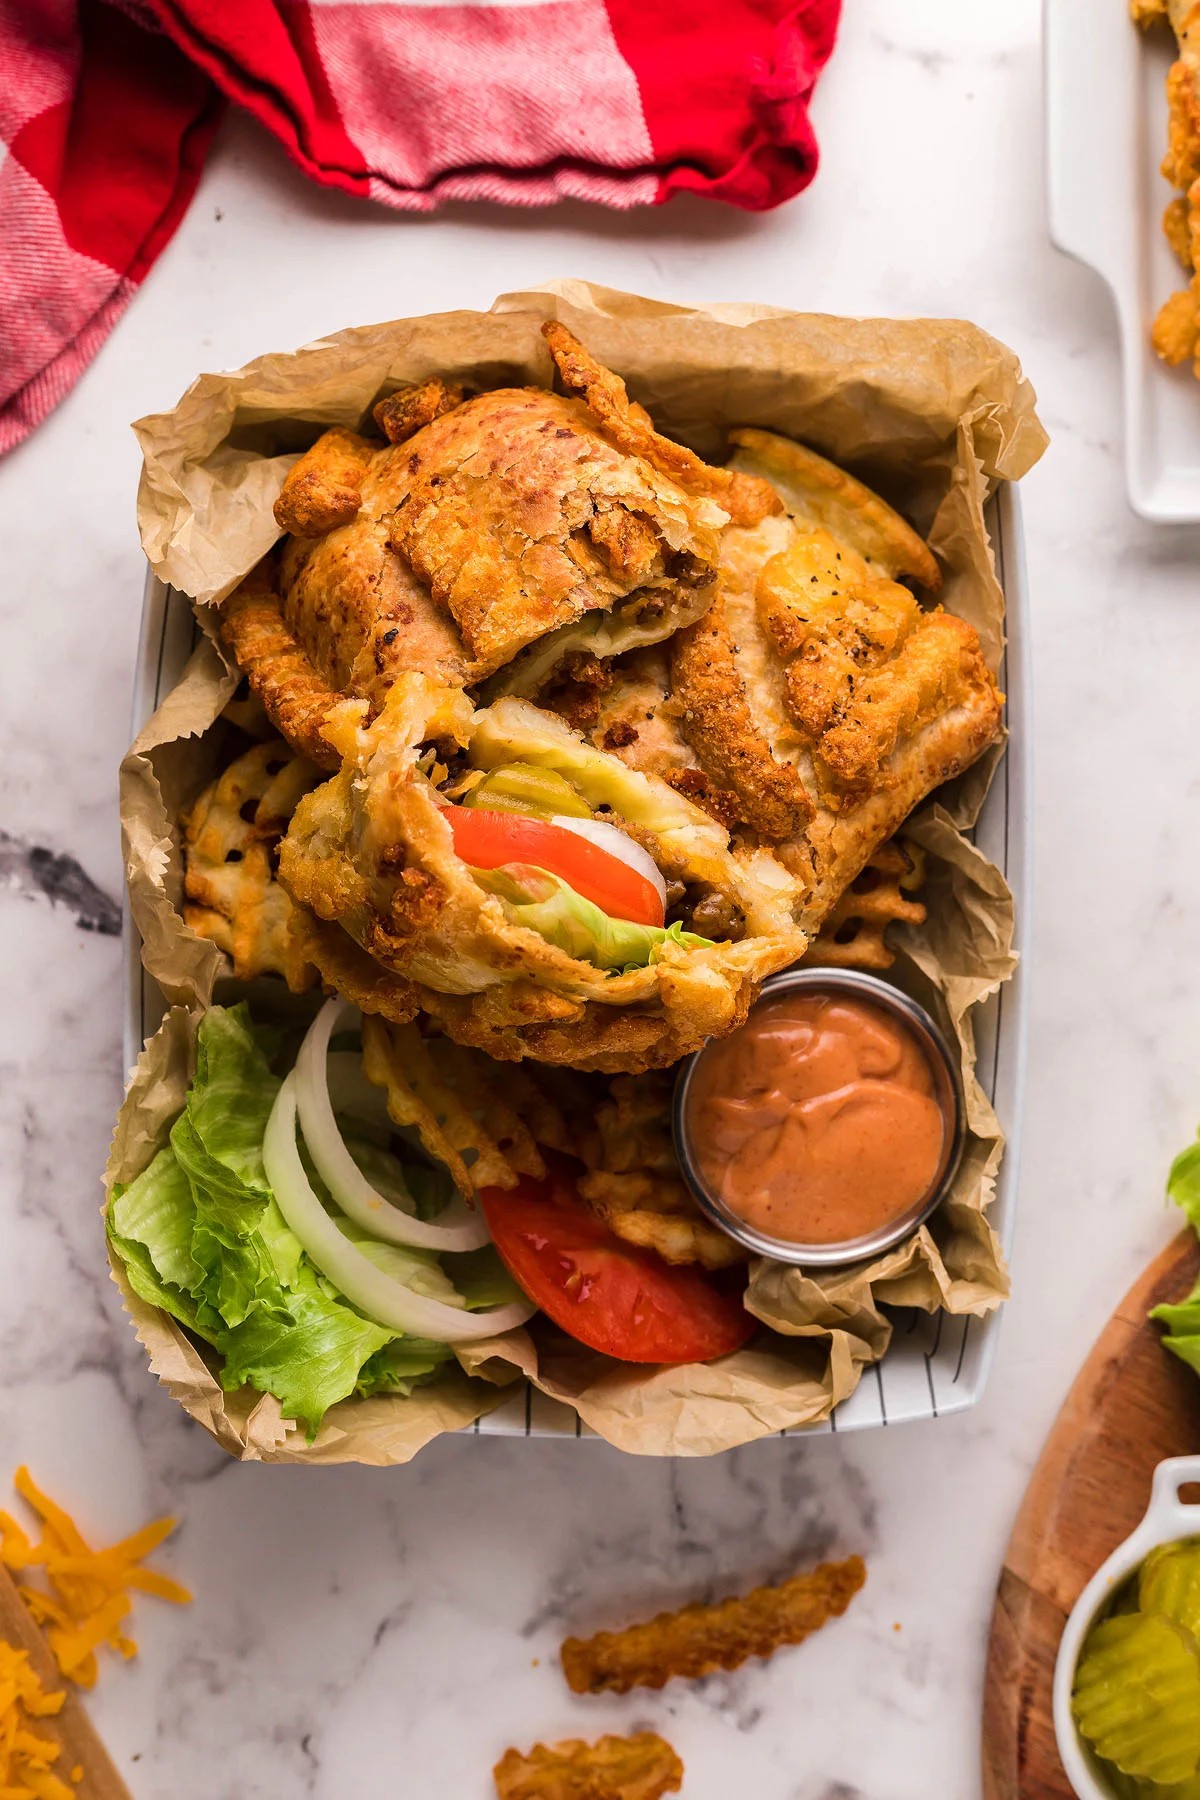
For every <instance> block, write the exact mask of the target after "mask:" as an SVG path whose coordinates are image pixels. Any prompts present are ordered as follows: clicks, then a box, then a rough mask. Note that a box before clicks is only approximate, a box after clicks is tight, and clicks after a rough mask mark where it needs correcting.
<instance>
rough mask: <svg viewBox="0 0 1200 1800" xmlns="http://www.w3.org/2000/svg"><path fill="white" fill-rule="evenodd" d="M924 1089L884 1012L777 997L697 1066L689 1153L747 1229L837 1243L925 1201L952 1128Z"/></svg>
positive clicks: (915, 1054) (827, 999) (838, 1001)
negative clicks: (747, 1226)
mask: <svg viewBox="0 0 1200 1800" xmlns="http://www.w3.org/2000/svg"><path fill="white" fill-rule="evenodd" d="M937 1093H938V1090H937V1087H936V1084H935V1080H934V1074H933V1070H932V1069H931V1068H930V1065H929V1061H928V1058H927V1057H926V1055H925V1052H924V1050H923V1049H922V1048H921V1046H920V1045H919V1043H918V1042H917V1040H916V1039H915V1038H914V1037H913V1035H912V1034H911V1033H910V1032H909V1031H908V1030H907V1029H906V1028H905V1027H904V1025H903V1024H901V1022H900V1021H899V1020H898V1019H896V1018H895V1017H893V1016H892V1014H890V1013H888V1012H886V1011H885V1010H884V1009H883V1007H881V1006H875V1005H872V1004H871V1002H870V1001H868V1000H859V999H852V998H848V997H846V996H843V995H840V994H822V993H811V992H809V993H805V992H796V993H790V994H788V993H784V994H780V995H779V996H778V998H776V999H768V1000H764V1001H762V1002H761V1003H760V1004H759V1005H758V1006H757V1007H756V1008H755V1009H754V1011H753V1012H752V1013H751V1014H750V1017H749V1019H748V1020H747V1021H746V1023H745V1024H744V1025H743V1026H742V1027H741V1029H740V1030H739V1031H735V1032H733V1033H732V1035H731V1036H729V1037H727V1038H723V1039H721V1040H719V1041H718V1042H716V1043H713V1044H710V1045H709V1046H708V1048H707V1049H706V1050H705V1052H704V1054H703V1056H702V1057H701V1058H700V1060H699V1061H698V1062H697V1063H696V1065H695V1067H694V1070H693V1073H692V1077H691V1082H690V1085H689V1087H688V1091H687V1098H686V1115H685V1131H686V1136H687V1140H688V1149H689V1152H690V1155H691V1158H692V1161H693V1163H694V1165H695V1169H696V1173H697V1175H698V1176H699V1178H700V1180H701V1181H702V1182H703V1184H704V1186H705V1187H706V1188H707V1189H708V1191H709V1192H710V1193H711V1194H714V1195H716V1196H717V1197H718V1198H719V1199H720V1200H721V1201H722V1202H723V1203H724V1205H725V1206H726V1207H727V1208H728V1210H729V1211H730V1212H731V1213H734V1214H735V1215H736V1216H737V1217H738V1218H739V1219H742V1220H744V1221H745V1223H746V1224H747V1225H750V1226H752V1227H753V1228H754V1229H755V1230H756V1231H760V1232H762V1233H763V1234H764V1235H765V1236H767V1237H773V1238H781V1239H783V1240H784V1241H786V1242H788V1243H793V1244H814V1245H817V1244H820V1245H826V1244H840V1243H850V1242H853V1240H855V1239H856V1238H862V1237H866V1236H868V1235H869V1234H871V1233H873V1232H876V1231H879V1230H882V1229H883V1228H884V1227H886V1226H888V1225H891V1224H894V1223H895V1222H896V1221H897V1220H899V1219H901V1218H902V1217H904V1215H905V1214H907V1213H909V1212H912V1211H913V1210H914V1209H916V1208H919V1206H920V1204H921V1202H922V1201H923V1200H925V1199H926V1198H927V1197H928V1195H929V1192H930V1190H931V1188H932V1187H933V1185H934V1183H935V1182H936V1181H937V1179H938V1177H939V1175H940V1174H941V1171H942V1166H943V1161H944V1158H945V1156H946V1151H947V1146H948V1144H949V1142H950V1137H951V1130H952V1126H951V1122H950V1121H949V1120H948V1119H947V1117H946V1115H945V1112H944V1110H943V1106H942V1103H941V1101H940V1100H939V1099H938V1097H937Z"/></svg>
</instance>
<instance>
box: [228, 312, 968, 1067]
mask: <svg viewBox="0 0 1200 1800" xmlns="http://www.w3.org/2000/svg"><path fill="white" fill-rule="evenodd" d="M544 334H545V336H546V339H547V342H548V344H549V347H550V351H551V355H552V357H553V359H554V362H555V365H556V369H557V371H558V375H559V377H560V378H561V381H562V384H563V386H564V387H565V388H566V390H567V392H566V393H565V394H556V393H550V392H547V391H544V390H542V389H540V388H502V389H498V390H494V391H490V392H485V393H480V394H476V395H474V396H468V395H467V394H466V393H465V392H464V390H463V389H462V388H461V387H459V386H455V385H454V384H452V383H450V382H449V381H445V380H441V379H438V378H432V379H430V380H427V381H425V382H422V383H420V384H417V385H416V386H414V387H411V388H407V389H401V390H400V391H399V392H398V393H396V394H393V395H390V396H388V397H387V398H386V399H384V400H383V401H381V402H380V403H379V405H378V406H376V408H375V412H374V417H375V422H376V424H377V426H378V429H379V431H380V432H381V433H382V434H383V437H384V438H386V440H387V441H386V442H383V441H380V440H376V441H371V440H369V439H368V438H366V437H363V436H359V435H357V434H355V433H353V432H349V431H346V430H341V429H338V430H334V431H330V432H327V433H325V435H324V436H323V437H321V438H319V439H318V440H317V442H316V444H314V446H313V447H312V449H311V450H309V451H308V452H307V453H306V455H304V456H303V457H301V458H300V460H299V461H298V462H297V463H296V465H295V466H294V467H293V469H292V470H291V472H290V474H289V475H288V477H287V480H286V482H285V483H284V487H283V490H282V492H281V494H280V496H279V499H278V502H277V504H276V508H275V512H276V518H277V521H278V523H279V524H280V526H281V527H282V528H283V530H284V531H285V533H286V535H285V537H284V539H283V541H282V543H281V545H280V546H278V547H277V550H276V551H275V552H274V553H272V555H271V556H270V557H268V558H267V559H266V560H265V561H264V562H263V563H262V564H260V565H259V567H258V568H257V569H256V570H255V571H253V572H252V573H251V575H250V576H248V577H247V579H246V580H245V581H244V582H243V583H242V585H241V586H240V587H239V588H238V589H236V590H235V591H234V593H233V594H232V595H231V596H230V597H229V599H228V600H227V601H226V602H225V604H224V608H223V613H222V621H221V630H222V635H223V637H224V639H225V642H226V644H227V645H228V647H229V648H230V650H231V651H232V652H233V654H234V655H235V656H236V658H237V660H238V662H239V664H240V665H241V667H242V669H243V671H244V673H245V674H246V676H247V677H248V680H249V682H250V685H251V687H252V688H253V690H254V691H255V693H256V694H257V696H258V698H259V699H260V700H261V702H262V704H263V706H264V708H265V710H266V712H267V714H268V717H269V719H270V721H271V722H272V724H273V725H274V726H275V727H276V728H277V729H278V730H279V731H280V733H281V734H282V735H283V737H284V738H285V739H286V740H287V741H288V743H289V745H290V746H291V748H292V749H293V750H294V751H295V752H297V753H298V754H299V755H301V756H302V757H305V758H307V759H308V760H309V762H311V763H313V764H315V765H317V766H318V767H319V768H320V769H321V770H323V771H325V772H326V774H327V775H328V777H329V778H328V779H326V780H325V781H323V782H322V783H321V784H320V785H316V786H313V788H312V791H311V792H309V793H307V794H306V795H305V796H304V798H302V799H301V800H300V803H299V805H298V806H297V807H296V810H295V813H294V816H293V817H292V819H291V822H290V825H289V827H288V829H287V832H286V835H285V836H284V837H283V840H282V843H281V844H280V847H279V871H278V873H279V880H280V881H281V882H282V884H283V886H284V888H285V889H286V891H287V893H288V895H289V896H290V898H291V900H292V902H294V908H293V911H292V912H291V914H290V915H289V918H290V923H289V927H288V930H289V932H290V933H292V934H293V936H294V937H295V938H296V939H297V941H296V942H295V943H293V944H292V946H291V948H290V949H289V951H288V953H287V956H286V957H283V956H280V957H279V958H278V960H280V961H285V962H287V963H288V964H289V966H296V967H303V968H305V969H312V968H315V969H316V971H317V972H318V974H319V976H320V977H321V979H322V980H323V981H324V982H325V984H326V985H327V986H328V987H330V988H332V989H334V990H335V991H337V992H339V993H342V994H345V995H346V996H347V997H348V998H351V999H353V1000H354V1001H356V1002H357V1003H358V1004H359V1005H360V1006H361V1007H362V1008H363V1009H364V1011H367V1012H374V1013H377V1014H381V1015H383V1016H385V1017H387V1018H391V1019H393V1020H397V1021H405V1020H408V1019H411V1018H413V1017H415V1016H416V1015H417V1014H419V1013H425V1014H428V1015H430V1016H431V1017H432V1018H433V1019H434V1020H436V1021H437V1022H438V1023H439V1024H440V1026H441V1028H442V1029H443V1030H444V1031H445V1032H446V1033H448V1034H449V1035H450V1036H451V1037H453V1038H456V1039H457V1040H458V1041H459V1042H461V1043H464V1044H468V1045H474V1046H477V1047H479V1048H481V1049H484V1050H486V1051H488V1052H489V1053H490V1054H491V1055H493V1056H495V1057H499V1058H509V1059H515V1058H520V1057H524V1056H531V1057H535V1058H538V1059H540V1060H542V1061H545V1062H552V1063H553V1062H558V1063H570V1064H574V1065H575V1066H577V1067H580V1068H592V1069H598V1070H604V1071H610V1072H618V1071H622V1070H624V1071H634V1072H636V1071H638V1070H643V1069H647V1068H651V1067H665V1066H667V1065H668V1064H670V1063H672V1062H674V1061H677V1060H678V1059H679V1058H680V1057H682V1056H684V1055H686V1054H687V1053H688V1052H690V1051H692V1050H694V1049H696V1048H697V1047H698V1046H699V1045H700V1044H701V1043H702V1042H703V1041H704V1040H705V1039H706V1038H708V1037H711V1036H713V1035H715V1034H718V1033H721V1032H725V1031H728V1030H730V1029H732V1028H733V1027H734V1026H736V1025H737V1024H738V1023H740V1022H741V1020H742V1019H744V1017H745V1015H746V1011H747V1008H748V1006H749V1004H750V1002H751V1001H752V999H753V998H754V995H755V993H756V992H757V989H758V986H759V984H760V983H761V982H762V980H763V979H764V977H765V976H767V975H768V974H770V973H772V972H773V971H775V970H778V969H781V968H784V967H786V966H787V965H788V964H790V963H792V962H794V961H795V960H796V959H797V958H798V957H799V956H800V955H801V954H802V953H803V952H804V950H805V947H806V944H807V943H808V941H809V940H810V938H812V937H814V936H815V935H816V933H817V932H818V931H819V930H820V927H821V924H822V922H823V920H824V919H826V918H827V916H828V915H829V913H830V912H831V910H832V909H833V908H834V907H835V906H836V905H837V903H838V901H839V899H840V898H841V896H842V895H843V894H844V892H845V890H846V889H847V887H848V885H849V884H850V882H852V881H853V880H854V879H855V878H856V877H857V876H858V875H859V873H860V871H861V870H862V869H863V868H864V865H865V864H867V862H868V860H869V859H870V858H871V856H872V855H873V854H874V853H875V852H876V850H877V849H878V848H879V846H880V845H881V844H882V843H883V842H884V840H885V839H887V838H889V837H890V836H891V835H892V833H893V832H894V831H895V830H896V828H897V826H898V825H900V824H901V823H902V821H903V820H904V819H905V817H906V816H907V815H908V813H909V812H910V811H911V810H912V808H913V807H914V806H915V805H917V803H918V802H919V801H920V800H922V799H923V798H924V797H925V796H926V795H927V794H928V793H929V792H930V791H931V790H932V789H933V788H934V787H936V786H937V785H938V784H939V783H940V782H942V781H944V780H946V779H947V778H948V777H950V776H951V775H954V774H957V773H958V772H960V771H961V770H962V769H964V768H966V767H967V766H968V765H969V764H970V763H971V762H972V761H973V760H974V759H975V758H976V757H977V756H978V755H979V754H980V753H981V751H982V750H983V749H984V748H985V747H986V746H987V745H988V744H989V743H991V742H992V741H993V739H994V738H995V737H996V736H997V735H998V732H999V729H1000V707H1001V698H1000V696H999V694H998V693H997V690H996V685H995V682H994V680H993V678H992V675H991V673H990V671H989V669H988V667H987V665H986V663H985V661H984V658H983V655H982V652H981V649H980V645H979V640H978V636H977V634H976V632H975V631H974V629H973V628H972V627H971V626H970V625H969V624H967V623H966V622H965V621H964V620H962V619H959V618H957V617H955V616H954V615H953V614H950V613H948V612H946V611H945V610H944V609H943V608H942V607H940V606H939V605H938V604H937V599H936V597H937V592H938V588H939V585H940V573H939V570H938V566H937V563H936V561H935V560H934V557H933V556H932V554H931V552H930V550H929V547H928V546H927V545H926V544H925V543H924V541H923V540H922V539H921V538H920V536H919V535H918V534H917V533H916V532H915V531H914V530H913V529H912V528H911V527H910V526H909V525H908V524H907V523H906V522H905V521H904V520H903V519H901V518H900V517H899V515H898V514H896V513H895V512H894V511H893V510H892V509H891V508H890V507H889V506H888V505H887V504H886V503H885V502H884V501H883V500H882V499H880V498H879V497H878V496H877V495H876V494H874V493H872V492H871V491H870V490H869V489H867V488H865V487H863V486H862V484H861V483H859V482H857V481H856V480H854V479H853V478H852V477H850V476H849V475H847V474H845V473H844V472H843V471H842V470H840V469H838V468H836V467H835V466H834V465H833V464H831V463H828V462H826V461H825V460H824V459H823V458H821V457H819V456H817V455H815V454H814V453H813V452H811V451H809V450H806V449H804V448H802V447H801V446H800V445H798V444H795V443H792V442H791V441H790V440H788V439H786V438H781V437H777V436H775V435H773V434H772V433H769V432H765V431H759V430H749V429H747V430H741V431H735V432H734V433H733V434H732V440H733V448H734V456H733V459H732V462H731V465H730V466H729V467H727V468H718V467H714V466H712V465H710V464H708V463H706V462H704V461H703V460H702V459H701V458H700V457H699V456H697V455H696V454H695V453H694V452H693V451H691V450H689V449H687V448H686V447H684V446H682V445H679V444H675V443H673V442H672V441H671V440H669V439H667V438H664V437H663V436H661V435H660V433H659V432H658V431H657V430H656V429H655V427H654V425H653V422H652V421H651V419H650V417H649V415H648V414H647V413H646V412H645V411H644V410H643V408H642V407H641V406H639V405H637V404H636V403H635V402H633V401H632V400H630V398H629V396H628V394H627V392H626V390H625V386H624V383H623V382H622V381H621V380H620V379H619V377H617V376H616V375H614V374H613V373H612V372H611V371H610V370H607V369H605V368H604V367H603V365H602V364H600V363H598V362H597V361H596V360H595V359H594V358H593V357H592V356H591V355H590V354H589V352H588V351H587V350H586V349H585V348H584V347H583V346H582V345H581V344H579V342H578V341H577V340H576V339H575V338H574V337H573V336H572V335H571V333H570V332H569V331H567V329H566V328H565V327H564V326H562V325H561V324H559V323H557V322H554V323H550V324H548V325H546V326H545V327H544Z"/></svg>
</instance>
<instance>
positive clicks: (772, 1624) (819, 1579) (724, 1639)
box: [562, 1556, 867, 1694]
mask: <svg viewBox="0 0 1200 1800" xmlns="http://www.w3.org/2000/svg"><path fill="white" fill-rule="evenodd" d="M866 1578H867V1571H866V1567H865V1565H864V1563H863V1560H862V1558H861V1557H860V1556H851V1557H848V1558H847V1560H846V1561H845V1562H841V1563H822V1564H821V1566H820V1568H818V1569H814V1570H813V1572H812V1573H811V1574H809V1575H794V1576H793V1577H792V1579H791V1580H790V1581H785V1582H783V1583H781V1584H780V1585H779V1586H778V1587H760V1588H755V1589H754V1591H753V1592H752V1593H749V1594H741V1595H739V1596H737V1597H736V1598H735V1599H732V1600H722V1601H719V1602H718V1603H717V1604H716V1605H714V1606H685V1607H683V1608H681V1610H680V1611H679V1612H673V1613H659V1615H658V1617H657V1618H655V1619H651V1620H650V1621H649V1622H648V1623H647V1624H645V1625H629V1626H627V1627H626V1628H625V1630H624V1631H601V1632H597V1634H596V1636H595V1637H591V1638H574V1637H572V1638H568V1639H567V1640H566V1642H565V1643H564V1645H563V1647H562V1665H563V1673H564V1674H565V1676H566V1678H567V1683H568V1685H569V1686H570V1688H571V1690H572V1692H573V1693H576V1694H603V1693H611V1694H627V1693H628V1692H629V1691H630V1689H631V1688H635V1687H649V1688H661V1687H663V1686H665V1684H666V1683H667V1682H668V1681H670V1680H672V1679H674V1678H675V1677H681V1678H682V1679H684V1680H686V1681H699V1680H700V1679H701V1678H702V1677H703V1676H705V1675H711V1674H713V1673H714V1672H715V1671H716V1670H717V1669H737V1668H740V1667H741V1665H742V1664H743V1663H744V1662H746V1661H747V1660H748V1659H749V1658H750V1657H752V1656H762V1657H767V1656H773V1655H774V1653H775V1651H776V1650H778V1649H780V1648H781V1647H782V1646H783V1645H785V1644H802V1643H803V1642H804V1640H805V1638H806V1637H809V1636H811V1634H812V1633H813V1632H814V1631H819V1630H820V1629H821V1626H822V1625H824V1624H825V1623H826V1622H827V1621H828V1620H829V1619H832V1618H839V1617H840V1616H841V1614H842V1613H844V1612H845V1610H846V1608H847V1607H848V1606H849V1604H850V1602H851V1600H853V1598H854V1596H855V1594H857V1592H858V1590H859V1589H860V1588H861V1587H862V1585H863V1583H864V1581H865V1580H866Z"/></svg>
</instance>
